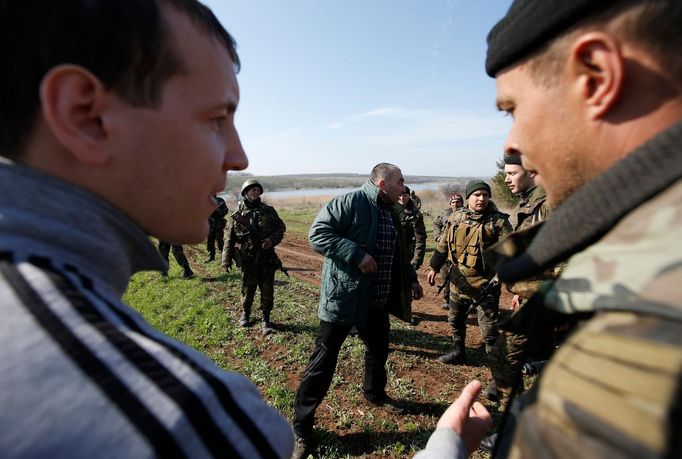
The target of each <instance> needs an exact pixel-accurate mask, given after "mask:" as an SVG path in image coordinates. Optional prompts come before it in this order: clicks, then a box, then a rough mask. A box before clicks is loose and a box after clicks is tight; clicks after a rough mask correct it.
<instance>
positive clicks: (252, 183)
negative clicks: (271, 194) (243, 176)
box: [242, 179, 263, 196]
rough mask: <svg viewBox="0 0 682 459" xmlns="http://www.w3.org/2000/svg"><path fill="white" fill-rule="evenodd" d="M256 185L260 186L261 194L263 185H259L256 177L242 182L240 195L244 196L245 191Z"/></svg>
mask: <svg viewBox="0 0 682 459" xmlns="http://www.w3.org/2000/svg"><path fill="white" fill-rule="evenodd" d="M255 186H257V187H258V188H260V192H261V194H263V187H262V186H261V184H260V183H258V180H256V179H248V180H245V181H244V183H243V184H242V196H245V195H246V193H247V192H248V191H249V190H250V189H251V188H253V187H255Z"/></svg>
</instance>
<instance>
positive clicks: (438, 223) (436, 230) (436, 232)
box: [433, 207, 452, 242]
mask: <svg viewBox="0 0 682 459" xmlns="http://www.w3.org/2000/svg"><path fill="white" fill-rule="evenodd" d="M451 214H452V208H451V207H448V208H447V209H445V210H444V211H443V212H442V213H441V214H440V215H439V216H437V217H436V218H435V219H434V220H433V238H434V239H435V240H436V242H438V241H440V237H441V236H442V235H443V230H444V229H445V225H447V224H448V218H450V215H451Z"/></svg>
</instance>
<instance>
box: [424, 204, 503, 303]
mask: <svg viewBox="0 0 682 459" xmlns="http://www.w3.org/2000/svg"><path fill="white" fill-rule="evenodd" d="M511 232H512V228H511V225H510V224H509V219H508V218H507V214H505V213H502V212H500V211H499V210H497V206H495V203H494V202H492V201H490V202H489V204H488V207H487V208H486V209H485V211H483V213H480V214H479V213H476V212H474V211H472V210H469V209H467V208H465V207H462V208H460V209H457V210H456V211H454V212H452V214H450V217H449V218H448V222H447V225H446V227H445V230H444V232H443V235H442V237H441V239H440V241H439V242H438V245H437V246H436V249H435V250H434V252H433V255H432V257H431V260H430V262H429V264H430V266H431V269H433V270H434V271H436V272H438V271H439V270H440V268H441V267H442V266H443V264H445V262H446V260H450V261H451V262H452V263H453V264H454V268H453V269H452V270H451V271H450V282H451V283H452V285H453V286H454V287H455V288H456V289H457V291H458V292H459V293H460V294H462V295H464V296H477V295H478V292H479V291H480V289H482V288H483V287H485V286H486V285H487V284H488V282H489V281H490V280H491V279H492V278H493V277H495V271H494V270H493V267H492V266H490V265H489V264H487V263H486V262H485V260H484V259H483V251H484V250H485V249H487V248H488V247H490V246H491V245H493V244H495V243H496V242H497V241H499V240H501V239H504V238H505V237H506V236H507V235H509V234H510V233H511Z"/></svg>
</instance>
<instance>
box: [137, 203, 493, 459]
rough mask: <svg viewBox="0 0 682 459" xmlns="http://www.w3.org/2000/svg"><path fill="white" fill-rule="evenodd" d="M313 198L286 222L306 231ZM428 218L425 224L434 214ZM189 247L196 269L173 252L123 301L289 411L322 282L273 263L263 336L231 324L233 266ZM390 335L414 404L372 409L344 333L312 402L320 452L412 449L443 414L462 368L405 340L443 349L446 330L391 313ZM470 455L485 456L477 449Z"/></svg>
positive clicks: (392, 370) (393, 379)
mask: <svg viewBox="0 0 682 459" xmlns="http://www.w3.org/2000/svg"><path fill="white" fill-rule="evenodd" d="M317 207H318V206H316V205H315V206H311V207H306V208H295V207H286V208H281V210H280V215H281V217H282V218H283V220H284V221H285V222H286V224H287V232H288V233H290V234H291V233H294V234H299V235H305V234H307V231H308V227H309V225H310V223H311V222H312V220H313V219H314V216H315V214H316V213H317ZM427 228H428V229H429V231H430V229H431V222H430V217H427ZM429 240H431V239H430V238H429ZM185 253H186V255H187V256H188V258H189V260H190V264H191V265H192V267H193V269H195V272H196V274H197V277H195V278H194V279H191V280H185V279H183V278H182V276H181V272H180V268H179V267H178V266H177V264H176V263H175V261H174V260H172V259H171V267H170V271H169V276H168V277H161V276H160V274H159V273H139V274H137V275H136V276H135V277H134V278H133V280H132V282H131V284H130V286H129V288H128V290H127V292H126V295H125V297H124V301H125V302H126V303H128V304H130V305H131V306H132V307H134V308H135V309H137V310H138V311H139V312H140V313H142V314H143V315H144V317H145V318H146V319H147V320H148V321H149V322H150V323H151V324H152V325H154V326H155V327H156V328H158V329H159V330H161V331H163V332H164V333H166V334H168V335H170V336H172V337H174V338H176V339H178V340H180V341H183V342H185V343H187V344H188V345H190V346H192V347H193V348H195V349H197V350H199V351H201V352H203V353H204V354H206V355H207V356H209V357H210V358H211V359H213V360H214V361H215V362H216V364H217V365H219V366H220V367H222V368H224V369H226V370H229V371H236V372H239V373H242V374H244V375H246V376H247V377H249V378H250V379H251V380H252V381H253V382H254V383H255V384H256V385H257V386H258V387H259V389H260V391H261V393H262V394H263V396H264V397H265V399H266V400H267V402H268V403H269V404H270V405H272V406H273V407H275V408H276V409H278V410H279V411H280V412H281V413H282V415H283V416H285V417H286V418H289V419H290V418H291V416H292V410H293V402H294V397H295V390H296V388H297V387H298V382H299V381H300V376H301V373H302V371H303V369H304V367H305V365H306V363H307V361H308V358H309V356H310V353H311V351H312V348H313V343H314V339H315V335H316V332H317V326H318V324H319V320H318V318H317V302H318V295H319V291H318V288H317V287H314V286H312V285H309V284H307V283H304V282H301V281H298V280H296V279H294V278H293V277H292V278H287V277H284V276H283V274H282V273H279V272H278V273H277V276H276V285H275V304H276V306H275V311H274V312H273V317H274V320H275V322H276V323H277V324H279V330H278V332H277V333H275V334H272V335H269V336H267V337H265V336H262V335H261V334H260V330H259V327H258V326H253V327H250V328H241V327H239V326H237V324H236V322H237V319H238V318H239V315H240V314H241V310H240V306H239V297H240V293H239V288H240V274H239V272H238V271H236V270H233V271H232V272H230V273H225V272H224V271H223V270H222V269H221V268H220V266H219V263H218V262H212V263H208V264H206V263H204V260H205V259H206V257H207V255H206V250H205V247H204V246H203V245H194V246H185ZM427 256H428V255H427ZM258 304H259V298H258V296H257V297H256V300H255V302H254V315H255V319H258V318H259V314H260V313H259V311H258V309H257V307H258ZM420 340H421V341H423V340H431V341H429V342H426V343H424V342H420ZM391 341H392V343H394V344H392V346H394V345H395V346H397V347H398V349H399V350H401V352H392V353H391V356H390V357H389V363H388V372H389V387H388V392H389V393H390V394H392V395H393V396H394V397H397V398H400V399H403V400H410V401H411V402H413V406H414V407H415V408H414V409H413V410H410V411H409V412H408V414H407V415H405V416H399V417H396V416H394V415H390V414H387V413H384V412H382V411H380V410H372V409H368V406H367V404H366V403H365V402H364V401H363V400H362V395H361V393H362V391H361V384H362V368H363V345H362V343H361V341H360V340H358V339H355V338H354V339H348V340H346V342H345V344H344V346H343V348H342V351H341V355H340V358H339V367H338V370H337V373H336V375H335V377H334V380H333V382H332V389H331V390H330V392H329V396H328V397H327V399H325V402H323V404H322V405H321V406H320V408H319V409H318V418H319V423H318V424H319V426H318V427H316V431H315V434H316V437H317V439H318V440H319V443H320V447H319V449H318V451H317V453H318V454H319V456H318V457H327V458H348V457H396V458H403V457H411V456H412V455H413V454H414V453H415V452H416V451H418V450H419V449H421V448H423V447H424V445H425V444H426V440H427V439H428V436H429V435H430V433H431V432H432V430H433V428H434V427H435V424H436V421H437V419H438V417H439V415H440V414H441V413H442V411H443V410H444V409H445V407H446V406H447V405H448V404H449V403H450V402H451V401H452V400H454V398H456V396H457V395H458V393H459V390H460V389H461V386H460V385H459V384H455V383H454V382H452V381H455V378H454V376H451V374H450V373H449V372H456V371H461V370H456V368H457V367H449V368H447V369H446V371H447V372H448V373H443V371H444V369H443V365H442V364H439V363H438V362H437V361H436V360H435V359H432V358H429V359H425V358H424V356H423V355H422V354H421V353H420V352H414V351H412V350H411V349H412V348H413V347H414V346H418V347H422V346H426V347H431V348H433V349H434V351H437V352H442V351H445V350H447V347H445V346H446V345H445V341H444V340H443V339H440V337H439V338H438V339H436V338H431V337H430V335H425V334H420V333H416V332H415V331H414V330H413V329H412V327H410V326H409V325H407V324H403V323H401V322H399V321H392V330H391ZM416 368H418V369H419V370H420V371H425V372H427V373H428V374H432V375H434V378H436V380H441V381H442V384H440V385H439V387H429V388H427V389H428V390H427V389H425V388H424V387H423V384H421V383H422V382H421V381H415V379H414V377H413V376H410V375H411V374H412V371H414V369H416ZM467 371H470V373H469V374H467V375H466V376H467V377H479V378H485V374H484V372H483V369H482V367H476V368H474V369H473V370H467ZM472 371H473V373H471V372H472ZM449 381H450V382H449ZM474 457H478V458H481V457H487V456H486V455H483V454H481V453H477V455H475V456H474Z"/></svg>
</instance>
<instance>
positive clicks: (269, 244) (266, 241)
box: [261, 239, 272, 250]
mask: <svg viewBox="0 0 682 459" xmlns="http://www.w3.org/2000/svg"><path fill="white" fill-rule="evenodd" d="M261 247H263V248H264V249H265V250H270V249H271V248H272V241H271V240H270V239H264V240H263V244H262V245H261Z"/></svg>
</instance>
